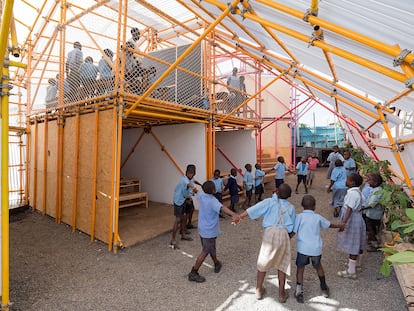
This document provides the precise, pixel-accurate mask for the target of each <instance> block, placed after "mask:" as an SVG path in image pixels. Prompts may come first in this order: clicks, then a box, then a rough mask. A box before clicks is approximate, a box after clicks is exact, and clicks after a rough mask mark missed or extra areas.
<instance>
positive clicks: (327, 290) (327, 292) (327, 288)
mask: <svg viewBox="0 0 414 311" xmlns="http://www.w3.org/2000/svg"><path fill="white" fill-rule="evenodd" d="M322 296H323V297H325V298H329V287H326V289H322Z"/></svg>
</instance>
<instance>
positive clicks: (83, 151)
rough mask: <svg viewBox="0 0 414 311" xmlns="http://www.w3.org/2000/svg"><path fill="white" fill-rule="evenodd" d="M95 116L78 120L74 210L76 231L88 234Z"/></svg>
mask: <svg viewBox="0 0 414 311" xmlns="http://www.w3.org/2000/svg"><path fill="white" fill-rule="evenodd" d="M94 128H95V116H94V115H93V114H85V115H82V116H81V118H80V127H79V133H80V135H79V167H78V168H79V173H78V201H77V210H76V227H77V229H79V230H81V231H83V232H86V233H88V234H90V232H91V209H92V198H93V194H92V186H93V178H92V171H93V135H94Z"/></svg>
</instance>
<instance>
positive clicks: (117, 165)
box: [114, 105, 123, 253]
mask: <svg viewBox="0 0 414 311" xmlns="http://www.w3.org/2000/svg"><path fill="white" fill-rule="evenodd" d="M122 114H123V111H122V106H121V105H120V106H119V107H118V116H117V129H116V132H117V133H116V135H117V145H116V146H117V149H116V154H115V160H116V162H115V178H116V179H115V197H116V199H117V200H116V205H115V217H114V222H115V223H114V244H115V246H116V247H115V248H114V251H115V253H116V251H117V249H118V246H120V245H121V243H122V242H121V239H120V237H119V184H120V181H119V180H120V177H121V169H120V167H121V147H122Z"/></svg>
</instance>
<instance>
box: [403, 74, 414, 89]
mask: <svg viewBox="0 0 414 311" xmlns="http://www.w3.org/2000/svg"><path fill="white" fill-rule="evenodd" d="M404 84H405V87H406V88H408V89H409V88H412V87H413V84H414V77H412V78H410V79H408V80H407V81H405V82H404Z"/></svg>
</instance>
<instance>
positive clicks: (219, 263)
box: [214, 261, 222, 273]
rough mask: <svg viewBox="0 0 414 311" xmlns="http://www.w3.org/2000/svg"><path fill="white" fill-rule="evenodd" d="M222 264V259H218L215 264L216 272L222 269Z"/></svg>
mask: <svg viewBox="0 0 414 311" xmlns="http://www.w3.org/2000/svg"><path fill="white" fill-rule="evenodd" d="M221 267H222V264H221V262H220V261H217V263H215V264H214V273H219V272H220V270H221Z"/></svg>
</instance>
